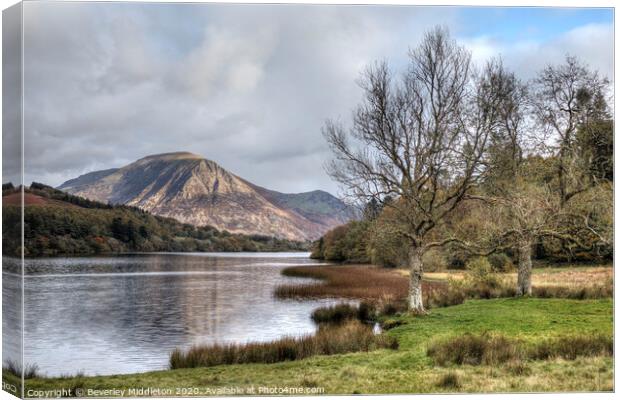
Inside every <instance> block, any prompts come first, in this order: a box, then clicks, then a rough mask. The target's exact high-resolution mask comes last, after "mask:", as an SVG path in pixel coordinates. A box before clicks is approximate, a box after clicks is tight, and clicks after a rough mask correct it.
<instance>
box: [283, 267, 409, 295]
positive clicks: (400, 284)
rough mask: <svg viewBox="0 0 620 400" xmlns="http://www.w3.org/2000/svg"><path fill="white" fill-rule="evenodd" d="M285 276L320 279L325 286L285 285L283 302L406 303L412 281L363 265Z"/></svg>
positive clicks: (295, 270) (306, 270) (295, 271)
mask: <svg viewBox="0 0 620 400" xmlns="http://www.w3.org/2000/svg"><path fill="white" fill-rule="evenodd" d="M282 274H283V275H285V276H295V277H301V278H314V279H320V280H321V281H322V282H316V283H310V284H302V285H298V284H295V285H282V286H279V287H278V288H276V292H275V294H276V296H277V297H280V298H347V299H358V300H375V301H376V300H381V299H404V298H406V297H407V291H408V289H409V280H408V279H407V278H406V277H404V276H402V274H399V273H398V272H396V271H394V270H389V269H385V268H378V267H371V266H362V265H346V266H340V265H330V266H308V267H306V266H302V267H289V268H285V269H284V270H283V271H282Z"/></svg>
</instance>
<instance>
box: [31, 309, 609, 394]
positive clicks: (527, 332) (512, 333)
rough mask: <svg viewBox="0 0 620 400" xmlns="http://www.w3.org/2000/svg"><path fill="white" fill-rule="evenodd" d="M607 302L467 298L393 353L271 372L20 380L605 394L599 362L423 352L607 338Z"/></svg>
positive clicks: (34, 384) (34, 383)
mask: <svg viewBox="0 0 620 400" xmlns="http://www.w3.org/2000/svg"><path fill="white" fill-rule="evenodd" d="M612 316H613V307H612V301H611V300H610V299H602V300H568V299H532V298H530V299H493V300H470V301H467V302H465V303H464V304H461V305H457V306H452V307H445V308H438V309H435V310H433V312H432V313H431V314H429V315H426V316H421V317H412V316H400V317H395V318H396V319H398V320H399V321H400V322H401V323H402V325H400V326H398V327H396V328H394V329H391V330H389V331H388V332H387V334H388V335H390V336H392V337H394V338H396V339H397V340H398V342H399V345H400V347H399V349H398V350H376V351H372V352H368V353H366V352H363V353H349V354H341V355H332V356H314V357H309V358H306V359H303V360H298V361H289V362H279V363H274V364H239V365H222V366H215V367H208V368H191V369H175V370H171V371H160V372H149V373H143V374H131V375H116V376H101V377H78V378H64V379H63V378H54V379H41V378H36V379H29V380H27V382H26V390H28V389H37V390H45V389H47V390H49V389H57V388H63V387H65V388H76V387H80V388H90V389H110V388H118V389H123V388H125V389H128V388H136V387H157V388H170V389H172V390H175V388H188V387H191V388H200V389H201V390H203V391H202V392H201V393H202V394H203V395H208V394H216V393H207V392H205V391H204V390H206V388H210V390H217V388H224V387H239V388H248V387H251V386H254V387H257V386H264V387H279V388H281V387H293V386H294V387H298V386H303V387H308V388H317V387H318V388H323V389H324V393H334V394H336V393H429V392H488V391H499V392H511V391H521V392H523V391H598V390H606V391H609V390H612V389H613V359H612V357H609V356H596V357H577V358H576V359H574V360H567V359H564V358H552V359H548V360H529V359H528V360H525V361H523V362H522V365H520V366H517V367H515V366H514V365H512V364H510V365H509V364H506V365H504V366H501V367H497V366H489V365H467V364H465V365H453V364H450V365H446V366H438V365H435V363H434V361H433V359H432V358H431V357H429V356H428V354H427V349H428V347H429V346H430V345H431V343H434V341H436V340H441V339H446V340H447V339H449V338H451V337H454V336H458V335H464V334H466V333H471V334H482V333H484V332H488V331H490V332H493V333H494V334H501V335H504V336H505V337H507V338H509V339H511V340H521V341H525V342H527V343H542V342H544V341H546V340H550V339H554V338H559V337H562V336H566V335H578V334H579V335H592V336H593V335H605V336H606V337H611V335H612V330H613V323H612Z"/></svg>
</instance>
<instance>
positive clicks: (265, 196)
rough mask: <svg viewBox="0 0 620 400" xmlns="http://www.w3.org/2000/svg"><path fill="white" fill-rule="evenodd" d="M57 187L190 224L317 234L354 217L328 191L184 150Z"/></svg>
mask: <svg viewBox="0 0 620 400" xmlns="http://www.w3.org/2000/svg"><path fill="white" fill-rule="evenodd" d="M58 189H60V190H63V191H66V192H68V193H71V194H75V195H79V196H82V197H85V198H88V199H91V200H96V201H100V202H103V203H111V204H125V205H131V206H136V207H139V208H142V209H144V210H147V211H149V212H152V213H153V214H156V215H161V216H165V217H172V218H175V219H178V220H179V221H181V222H184V223H189V224H192V225H196V226H202V225H211V226H214V227H215V228H217V229H220V230H227V231H229V232H232V233H243V234H259V235H268V236H275V237H281V238H285V239H291V240H314V239H317V238H318V237H320V236H321V235H322V234H323V233H325V232H327V231H328V230H329V229H331V228H333V227H335V226H337V225H340V224H343V223H346V222H348V221H349V220H351V219H354V218H355V217H356V213H355V211H354V209H352V208H351V207H349V206H347V205H346V204H344V203H343V202H342V201H341V200H339V199H337V198H336V197H334V196H332V195H331V194H329V193H328V192H325V191H321V190H314V191H310V192H302V193H280V192H277V191H275V190H270V189H267V188H263V187H261V186H258V185H255V184H253V183H251V182H249V181H247V180H245V179H244V178H241V177H239V176H237V175H235V174H234V173H231V172H229V171H228V170H226V169H225V168H223V167H222V166H220V165H219V164H218V163H216V162H215V161H211V160H209V159H206V158H204V157H202V156H200V155H197V154H193V153H190V152H174V153H162V154H154V155H149V156H146V157H143V158H140V159H138V160H136V161H134V162H133V163H130V164H128V165H125V166H123V167H120V168H110V169H106V170H101V171H93V172H89V173H87V174H83V175H80V176H78V177H77V178H74V179H70V180H67V181H66V182H64V183H63V184H61V185H60V186H58Z"/></svg>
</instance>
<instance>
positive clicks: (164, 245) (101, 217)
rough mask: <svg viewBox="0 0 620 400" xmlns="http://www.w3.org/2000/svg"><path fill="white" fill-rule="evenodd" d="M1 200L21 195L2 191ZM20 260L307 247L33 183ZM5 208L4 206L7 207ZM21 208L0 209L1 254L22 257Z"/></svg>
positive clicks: (28, 193)
mask: <svg viewBox="0 0 620 400" xmlns="http://www.w3.org/2000/svg"><path fill="white" fill-rule="evenodd" d="M2 192H3V193H2V194H3V198H5V199H6V198H7V197H6V196H10V195H12V194H13V195H14V194H16V193H19V188H15V187H13V185H12V184H5V185H3V191H2ZM24 193H25V196H26V197H27V198H29V197H28V196H32V198H34V199H36V200H37V202H36V204H28V201H27V202H26V204H27V205H26V207H24V255H25V256H26V257H40V256H57V255H94V254H107V253H118V252H149V251H172V252H175V251H176V252H190V251H224V252H229V251H230V252H233V251H234V252H238V251H251V252H255V251H296V250H297V251H299V250H305V249H306V248H307V244H306V243H302V242H294V241H289V240H285V239H277V238H273V237H267V236H261V235H240V234H233V233H230V232H227V231H218V230H217V229H215V228H213V227H210V226H202V227H196V226H193V225H189V224H182V223H180V222H178V221H176V220H174V219H172V218H163V217H159V216H155V215H152V214H150V213H148V212H146V211H143V210H141V209H139V208H137V207H130V206H124V205H110V204H103V203H99V202H96V201H92V200H88V199H84V198H82V197H78V196H73V195H71V194H68V193H65V192H62V191H59V190H56V189H54V188H52V187H50V186H47V185H44V184H41V183H37V182H33V183H32V184H31V185H30V187H29V188H26V189H25V190H24ZM5 203H6V202H5ZM20 208H21V207H20V205H19V204H3V209H2V211H3V222H2V229H3V232H2V237H3V243H2V245H3V254H4V255H11V256H19V255H20V254H21V240H20V237H21V224H20V219H21V212H20Z"/></svg>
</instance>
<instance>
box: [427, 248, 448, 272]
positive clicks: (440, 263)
mask: <svg viewBox="0 0 620 400" xmlns="http://www.w3.org/2000/svg"><path fill="white" fill-rule="evenodd" d="M422 264H423V265H424V270H425V271H428V272H435V271H443V270H445V269H446V268H447V267H448V264H447V263H446V259H445V258H444V256H443V254H442V253H441V252H440V251H439V250H437V249H435V248H432V249H430V250H429V251H427V252H426V253H424V256H423V257H422Z"/></svg>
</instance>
